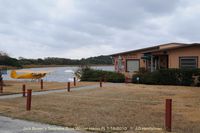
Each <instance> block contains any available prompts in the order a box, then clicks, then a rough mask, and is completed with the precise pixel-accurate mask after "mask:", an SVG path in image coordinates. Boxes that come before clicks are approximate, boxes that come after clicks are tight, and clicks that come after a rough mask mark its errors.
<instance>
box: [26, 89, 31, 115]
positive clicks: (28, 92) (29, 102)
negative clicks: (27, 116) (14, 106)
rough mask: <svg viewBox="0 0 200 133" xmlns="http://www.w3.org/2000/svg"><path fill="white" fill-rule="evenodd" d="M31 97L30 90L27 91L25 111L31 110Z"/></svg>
mask: <svg viewBox="0 0 200 133" xmlns="http://www.w3.org/2000/svg"><path fill="white" fill-rule="evenodd" d="M31 96H32V90H31V89H28V90H27V101H26V110H27V111H30V110H31Z"/></svg>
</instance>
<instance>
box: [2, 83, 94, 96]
mask: <svg viewBox="0 0 200 133" xmlns="http://www.w3.org/2000/svg"><path fill="white" fill-rule="evenodd" d="M23 84H25V85H26V89H32V90H33V91H45V90H53V89H64V88H67V83H63V82H44V84H43V86H44V88H43V90H41V87H40V82H38V81H34V82H28V81H24V82H22V81H4V85H5V86H4V87H3V94H0V95H6V94H13V93H21V92H22V85H23ZM94 84H97V83H95V82H77V85H76V87H80V86H87V85H94ZM71 87H74V85H73V83H71Z"/></svg>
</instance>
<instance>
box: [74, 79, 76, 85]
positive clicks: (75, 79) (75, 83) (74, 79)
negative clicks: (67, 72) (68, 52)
mask: <svg viewBox="0 0 200 133" xmlns="http://www.w3.org/2000/svg"><path fill="white" fill-rule="evenodd" d="M74 86H76V77H74Z"/></svg>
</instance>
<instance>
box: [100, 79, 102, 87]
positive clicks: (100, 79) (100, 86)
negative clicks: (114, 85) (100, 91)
mask: <svg viewBox="0 0 200 133" xmlns="http://www.w3.org/2000/svg"><path fill="white" fill-rule="evenodd" d="M100 87H102V80H101V79H100Z"/></svg>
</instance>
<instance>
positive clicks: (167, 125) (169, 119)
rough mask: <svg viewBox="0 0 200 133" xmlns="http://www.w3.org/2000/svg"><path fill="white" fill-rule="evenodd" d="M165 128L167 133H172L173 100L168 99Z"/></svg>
mask: <svg viewBox="0 0 200 133" xmlns="http://www.w3.org/2000/svg"><path fill="white" fill-rule="evenodd" d="M165 106H166V107H165V128H166V131H168V132H171V131H172V99H166V105H165Z"/></svg>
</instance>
